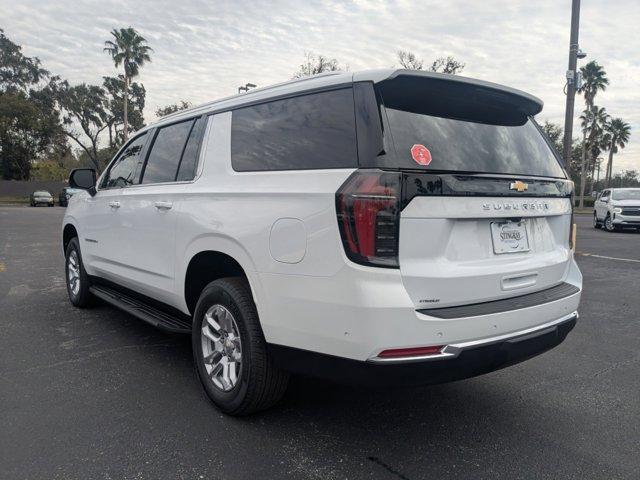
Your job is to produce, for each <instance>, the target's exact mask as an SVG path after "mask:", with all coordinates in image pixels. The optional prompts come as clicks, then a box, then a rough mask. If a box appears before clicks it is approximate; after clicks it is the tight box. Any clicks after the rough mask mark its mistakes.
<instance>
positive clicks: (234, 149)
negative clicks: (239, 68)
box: [231, 88, 358, 172]
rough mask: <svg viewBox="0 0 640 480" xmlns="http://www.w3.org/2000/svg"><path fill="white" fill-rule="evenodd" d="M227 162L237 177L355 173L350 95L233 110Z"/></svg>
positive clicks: (335, 93)
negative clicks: (306, 171)
mask: <svg viewBox="0 0 640 480" xmlns="http://www.w3.org/2000/svg"><path fill="white" fill-rule="evenodd" d="M231 161H232V165H233V169H234V170H236V171H240V172H243V171H261V170H304V169H320V168H348V167H356V166H357V163H358V158H357V149H356V133H355V119H354V109H353V93H352V90H351V89H350V88H349V89H342V90H333V91H330V92H321V93H315V94H309V95H304V96H301V97H295V98H288V99H284V100H276V101H273V102H269V103H264V104H261V105H256V106H252V107H246V108H240V109H238V110H234V112H233V117H232V127H231Z"/></svg>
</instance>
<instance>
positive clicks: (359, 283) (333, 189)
mask: <svg viewBox="0 0 640 480" xmlns="http://www.w3.org/2000/svg"><path fill="white" fill-rule="evenodd" d="M541 109H542V102H541V101H540V100H538V99H537V98H535V97H533V96H531V95H528V94H526V93H523V92H520V91H517V90H514V89H511V88H508V87H503V86H500V85H496V84H492V83H487V82H483V81H477V80H472V79H468V78H463V77H459V76H453V75H440V74H432V73H425V72H416V71H407V70H375V71H365V72H360V73H331V74H324V75H319V76H314V77H310V78H306V79H301V80H294V81H291V82H287V83H283V84H280V85H275V86H272V87H267V88H263V89H256V90H252V91H251V92H249V93H247V94H243V95H239V96H234V97H231V98H227V99H223V100H219V101H216V102H212V103H208V104H205V105H202V106H200V107H196V108H193V109H190V110H186V111H182V112H178V113H176V114H173V115H171V116H167V117H164V118H162V119H161V120H160V121H159V122H158V123H156V124H154V125H150V126H148V127H145V128H144V129H142V130H141V131H139V132H137V133H136V134H135V135H134V136H133V137H132V138H131V139H130V140H129V141H128V143H127V144H126V145H124V146H123V147H122V148H121V150H120V151H119V152H118V153H117V155H116V156H115V157H114V159H113V160H112V161H111V163H110V164H109V166H108V167H107V168H106V170H105V171H104V173H103V174H102V175H101V176H100V178H98V179H96V175H95V172H94V171H93V170H87V169H84V170H75V171H74V172H72V174H71V177H70V184H71V186H72V187H76V188H82V189H84V190H86V191H85V192H82V193H79V194H76V195H74V196H73V197H72V198H71V200H70V202H69V207H68V209H67V211H66V214H65V216H64V222H63V226H62V227H63V233H62V244H63V250H64V252H65V258H66V266H65V277H66V279H67V288H68V293H69V298H70V300H71V303H72V304H73V305H75V306H77V307H85V306H87V305H88V304H89V303H90V301H91V300H92V299H93V298H95V297H97V298H99V299H101V300H103V301H106V302H108V303H110V304H112V305H115V306H116V307H119V308H121V309H123V310H125V311H127V312H129V313H130V314H132V315H135V316H137V317H139V318H140V319H142V320H144V321H147V322H149V323H151V324H153V325H155V326H158V327H160V328H162V329H165V330H167V331H170V332H185V333H190V334H191V335H192V346H193V355H194V360H195V365H196V368H197V372H198V374H199V378H200V380H201V382H202V385H203V386H204V389H205V390H206V393H207V394H208V395H209V397H210V398H211V399H212V400H213V402H214V403H215V404H216V405H217V406H218V407H219V408H220V409H221V410H222V411H224V412H226V413H229V414H233V415H241V414H247V413H250V412H254V411H257V410H260V409H264V408H267V407H269V406H271V405H273V404H274V403H275V402H277V401H278V399H279V398H280V397H281V396H282V394H283V392H284V391H285V389H286V387H287V382H288V378H289V375H290V373H302V374H307V375H314V376H324V377H328V378H331V379H336V380H341V381H348V382H358V383H369V384H371V383H373V384H375V385H397V384H405V385H406V384H425V383H437V382H445V381H449V380H456V379H461V378H466V377H471V376H474V375H479V374H483V373H486V372H490V371H492V370H496V369H498V368H502V367H504V366H507V365H510V364H513V363H516V362H519V361H522V360H524V359H527V358H530V357H532V356H534V355H537V354H539V353H541V352H543V351H546V350H548V349H550V348H552V347H554V346H556V345H558V344H559V343H561V342H562V341H563V340H564V338H565V337H566V335H567V333H568V332H569V331H570V330H571V329H572V328H573V326H574V325H575V323H576V320H577V318H578V314H577V308H578V303H579V300H580V292H581V284H582V277H581V274H580V271H579V270H578V267H577V265H576V263H575V261H574V258H573V251H572V238H573V237H572V229H573V225H572V201H571V196H572V192H573V184H572V183H571V182H570V181H569V180H568V179H567V175H566V173H565V171H564V170H563V168H562V166H561V164H560V162H559V161H558V158H557V156H556V154H555V153H554V151H553V149H552V148H551V147H550V145H549V143H548V141H547V140H546V139H545V137H544V136H543V135H542V133H541V131H540V129H539V128H538V126H537V125H536V123H535V122H534V120H533V116H534V115H536V114H537V113H539V112H540V110H541Z"/></svg>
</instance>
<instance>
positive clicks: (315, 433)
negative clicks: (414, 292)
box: [0, 207, 640, 480]
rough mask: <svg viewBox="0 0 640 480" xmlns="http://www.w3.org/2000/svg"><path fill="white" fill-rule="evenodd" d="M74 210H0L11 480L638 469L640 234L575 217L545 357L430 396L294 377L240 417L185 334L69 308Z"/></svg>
mask: <svg viewBox="0 0 640 480" xmlns="http://www.w3.org/2000/svg"><path fill="white" fill-rule="evenodd" d="M63 212H64V209H62V208H59V207H56V208H24V207H0V326H1V328H2V331H1V333H0V477H1V478H7V479H83V480H84V479H146V478H149V479H158V478H171V479H175V478H185V479H247V478H314V479H334V478H335V479H341V478H348V479H361V478H382V479H412V480H413V479H433V478H464V479H469V478H473V479H483V478H487V479H488V478H491V479H494V478H509V479H516V478H523V479H530V478H536V479H539V478H549V479H558V478H572V479H575V478H582V479H587V478H588V479H591V478H606V479H613V478H628V479H632V478H633V479H637V478H638V476H639V475H640V474H639V472H640V434H639V433H638V432H640V362H639V360H640V355H639V353H638V350H639V348H638V347H640V295H639V294H638V292H639V290H640V233H635V232H624V233H613V234H610V233H606V232H604V231H602V230H594V229H593V228H592V227H591V218H590V217H589V216H585V215H582V216H581V215H579V216H577V217H576V219H577V222H578V225H579V231H578V247H577V250H578V262H579V264H580V267H581V269H582V272H583V274H584V278H585V287H584V294H583V300H582V304H581V310H580V313H581V318H580V321H579V323H578V325H577V326H576V328H575V329H574V331H573V332H572V333H571V334H570V335H569V337H568V338H567V340H566V341H565V343H563V344H562V345H560V346H559V347H558V348H556V349H555V350H553V351H551V352H548V353H546V354H544V355H542V356H540V357H537V358H535V359H532V360H530V361H528V362H525V363H522V364H519V365H517V366H514V367H511V368H508V369H505V370H502V371H499V372H494V373H492V374H489V375H486V376H483V377H478V378H474V379H470V380H465V381H460V382H456V383H451V384H446V385H439V386H432V387H424V388H414V389H400V390H392V391H384V390H366V389H360V388H353V387H347V386H340V385H334V384H331V383H328V382H323V381H319V380H311V379H299V380H297V381H296V382H294V384H293V386H292V388H291V389H290V391H289V392H288V393H287V395H286V397H285V399H284V401H283V403H282V404H281V405H279V406H278V407H276V408H274V409H273V410H270V411H268V412H265V413H262V414H259V415H256V416H253V417H249V418H244V419H234V418H229V417H225V416H224V415H222V414H220V413H219V412H218V411H217V410H216V409H215V408H214V407H213V406H212V405H211V404H210V403H209V401H208V400H207V399H206V398H205V396H204V394H203V393H202V391H201V387H200V385H199V383H198V380H197V378H196V375H195V372H194V369H193V364H192V359H191V351H190V344H189V339H188V338H187V337H185V336H176V335H168V334H164V333H162V332H160V331H158V330H155V329H154V328H152V327H150V326H147V325H146V324H144V323H142V322H140V321H138V320H136V319H135V318H133V317H130V316H129V315H127V314H125V313H122V312H120V311H118V310H115V309H113V308H111V307H109V306H106V305H99V306H97V307H96V308H94V309H91V310H78V309H74V308H73V307H72V306H71V305H70V304H69V302H68V299H67V294H66V290H65V286H64V279H63V257H62V253H61V250H60V240H59V228H60V222H61V220H62V215H63Z"/></svg>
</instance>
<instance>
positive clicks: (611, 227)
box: [604, 213, 618, 232]
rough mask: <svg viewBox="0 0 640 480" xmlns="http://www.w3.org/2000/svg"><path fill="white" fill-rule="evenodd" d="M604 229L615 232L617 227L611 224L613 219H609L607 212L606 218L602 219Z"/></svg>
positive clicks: (609, 215)
mask: <svg viewBox="0 0 640 480" xmlns="http://www.w3.org/2000/svg"><path fill="white" fill-rule="evenodd" d="M604 229H605V230H606V231H607V232H615V231H616V230H617V229H618V228H617V227H616V226H615V225H614V224H613V220H612V219H611V214H610V213H607V216H606V218H605V219H604Z"/></svg>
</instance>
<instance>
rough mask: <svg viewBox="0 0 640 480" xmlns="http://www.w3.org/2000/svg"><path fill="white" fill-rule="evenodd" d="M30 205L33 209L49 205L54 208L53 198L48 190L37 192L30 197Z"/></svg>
mask: <svg viewBox="0 0 640 480" xmlns="http://www.w3.org/2000/svg"><path fill="white" fill-rule="evenodd" d="M29 204H30V205H31V206H32V207H37V206H38V205H47V206H49V207H53V196H52V195H51V194H50V193H49V192H47V191H46V190H37V191H35V192H33V193H32V194H31V195H29Z"/></svg>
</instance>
